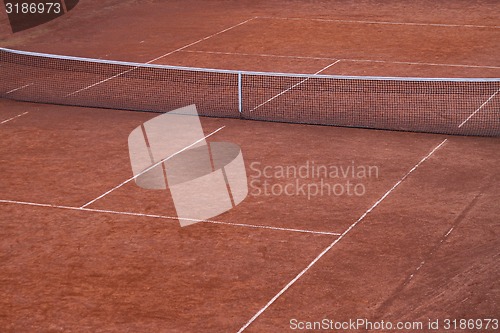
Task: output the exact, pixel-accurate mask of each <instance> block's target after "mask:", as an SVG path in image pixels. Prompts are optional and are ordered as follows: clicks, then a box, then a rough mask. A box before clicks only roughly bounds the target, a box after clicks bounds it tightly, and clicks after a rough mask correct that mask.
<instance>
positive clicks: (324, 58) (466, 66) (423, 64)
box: [182, 50, 500, 69]
mask: <svg viewBox="0 0 500 333" xmlns="http://www.w3.org/2000/svg"><path fill="white" fill-rule="evenodd" d="M182 52H189V53H207V54H224V55H242V56H256V57H271V58H290V59H311V60H340V61H343V62H346V61H352V62H378V63H387V64H400V65H422V66H443V67H462V68H488V69H500V66H481V65H463V64H440V63H433V62H415V61H391V60H374V59H348V58H332V57H308V56H294V55H279V54H267V53H243V52H218V51H196V50H185V51H182Z"/></svg>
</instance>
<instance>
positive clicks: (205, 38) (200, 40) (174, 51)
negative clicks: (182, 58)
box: [66, 17, 255, 97]
mask: <svg viewBox="0 0 500 333" xmlns="http://www.w3.org/2000/svg"><path fill="white" fill-rule="evenodd" d="M254 19H255V17H252V18H250V19H248V20H246V21H243V22H240V23H238V24H235V25H233V26H231V27H229V28H226V29H224V30H221V31H219V32H216V33H214V34H212V35H210V36H207V37H204V38H202V39H199V40H197V41H196V42H193V43H190V44H188V45H185V46H182V47H180V48H178V49H176V50H173V51H170V52H168V53H165V54H164V55H161V56H159V57H157V58H154V59H152V60H149V61H148V62H146V63H145V64H150V63H152V62H154V61H157V60H159V59H161V58H164V57H166V56H169V55H171V54H173V53H176V52H179V51H182V50H184V49H185V48H188V47H190V46H193V45H196V44H198V43H200V42H203V41H205V40H207V39H209V38H212V37H215V36H217V35H220V34H222V33H224V32H226V31H229V30H231V29H234V28H236V27H239V26H240V25H243V24H245V23H248V22H250V21H252V20H254ZM137 68H139V66H137V67H133V68H131V69H129V70H126V71H124V72H121V73H118V74H116V75H113V76H111V77H108V78H107V79H104V80H101V81H99V82H96V83H94V84H91V85H89V86H87V87H84V88H82V89H79V90H77V91H73V92H72V93H69V94H68V95H66V97H68V96H72V95H74V94H78V93H80V92H82V91H85V90H88V89H90V88H93V87H95V86H98V85H100V84H102V83H105V82H107V81H109V80H112V79H114V78H117V77H119V76H121V75H124V74H127V73H129V72H131V71H133V70H136V69H137Z"/></svg>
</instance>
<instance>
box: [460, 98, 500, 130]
mask: <svg viewBox="0 0 500 333" xmlns="http://www.w3.org/2000/svg"><path fill="white" fill-rule="evenodd" d="M499 92H500V89H498V90H497V91H496V92H495V93H494V94H493V95H491V96H490V98H488V99H487V100H486V101H485V102H484V103H483V104H481V106H480V107H478V108H477V110H476V111H474V112H472V113H471V114H470V116H468V117H467V119H465V120H464V121H463V122H462V123H461V124H460V125H458V128H461V127H462V126H464V125H465V123H466V122H468V121H469V120H470V119H471V118H472V117H474V116H475V115H476V113H478V112H479V111H480V110H481V109H482V108H483V107H484V106H485V105H486V104H488V103H489V102H490V101H491V100H492V99H493V98H494V97H495V96H496V95H497V94H498V93H499Z"/></svg>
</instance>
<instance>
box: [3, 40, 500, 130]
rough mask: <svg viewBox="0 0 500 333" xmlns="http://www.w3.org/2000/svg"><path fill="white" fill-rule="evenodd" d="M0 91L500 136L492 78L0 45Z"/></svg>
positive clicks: (76, 102) (59, 100)
mask: <svg viewBox="0 0 500 333" xmlns="http://www.w3.org/2000/svg"><path fill="white" fill-rule="evenodd" d="M0 76H1V77H2V80H1V81H0V98H8V99H14V100H20V101H29V102H40V103H49V104H62V105H73V106H85V107H99V108H112V109H124V110H135V111H152V112H167V111H170V110H172V109H176V108H180V107H183V106H186V105H189V104H196V105H197V108H198V111H199V113H200V114H201V115H204V116H215V117H230V118H244V119H253V120H265V121H278V122H289V123H303V124H318V125H334V126H346V127H360V128H373V129H385V130H400V131H413V132H428V133H442V134H458V135H479V136H500V79H440V78H388V77H352V76H337V75H312V74H283V73H264V72H248V71H232V70H216V69H206V68H191V67H179V66H166V65H158V64H141V63H130V62H121V61H109V60H99V59H88V58H79V57H69V56H58V55H50V54H41V53H34V52H25V51H18V50H9V49H4V48H0Z"/></svg>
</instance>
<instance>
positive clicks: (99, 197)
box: [80, 126, 226, 208]
mask: <svg viewBox="0 0 500 333" xmlns="http://www.w3.org/2000/svg"><path fill="white" fill-rule="evenodd" d="M224 127H226V126H222V127H219V128H218V129H216V130H215V131H213V132H212V133H210V134H208V135H206V136H205V137H203V138H201V139H199V140H196V141H195V142H193V143H192V144H190V145H189V146H186V147H184V148H182V149H181V150H179V151H178V152H176V153H173V154H172V155H170V156H167V157H165V158H164V159H161V160H159V161H158V162H156V163H155V164H153V165H151V166H150V167H149V168H146V169H144V170H143V171H142V172H140V173H138V174H137V175H135V176H133V177H131V178H129V179H127V180H126V181H124V182H123V183H121V184H120V185H117V186H115V187H113V188H112V189H111V190H109V191H107V192H105V193H103V194H101V195H100V196H98V197H97V198H95V199H93V200H90V201H89V202H87V203H86V204H85V205H83V206H81V207H80V208H85V207H87V206H88V205H91V204H93V203H94V202H96V201H97V200H99V199H102V198H104V197H105V196H106V195H108V194H110V193H111V192H113V191H114V190H117V189H119V188H120V187H122V186H123V185H125V184H127V183H129V182H131V181H132V180H134V179H136V178H137V177H139V176H140V175H142V174H144V173H146V172H148V171H149V170H151V169H153V168H155V167H157V166H158V165H160V164H162V163H163V162H165V161H167V160H169V159H171V158H172V157H174V156H176V155H178V154H180V153H182V152H183V151H185V150H187V149H189V148H191V147H193V146H194V145H196V144H198V143H200V142H202V141H204V140H205V139H207V138H209V137H211V136H212V135H214V134H215V133H217V132H219V131H220V130H222V129H223V128H224Z"/></svg>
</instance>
